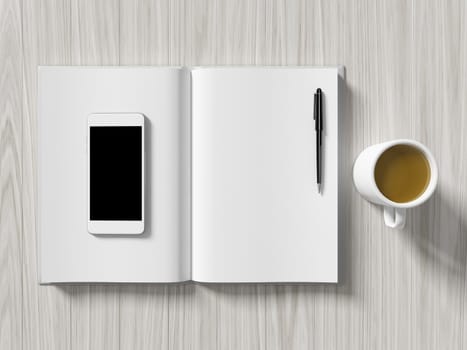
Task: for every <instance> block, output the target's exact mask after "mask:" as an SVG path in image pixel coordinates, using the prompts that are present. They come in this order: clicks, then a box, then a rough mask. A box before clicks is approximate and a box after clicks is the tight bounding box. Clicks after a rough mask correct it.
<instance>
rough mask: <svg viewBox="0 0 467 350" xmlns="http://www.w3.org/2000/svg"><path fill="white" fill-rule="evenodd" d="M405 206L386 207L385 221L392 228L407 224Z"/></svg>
mask: <svg viewBox="0 0 467 350" xmlns="http://www.w3.org/2000/svg"><path fill="white" fill-rule="evenodd" d="M405 214H406V209H405V208H393V207H384V223H385V224H386V226H389V227H391V228H403V227H404V226H405V216H406V215H405Z"/></svg>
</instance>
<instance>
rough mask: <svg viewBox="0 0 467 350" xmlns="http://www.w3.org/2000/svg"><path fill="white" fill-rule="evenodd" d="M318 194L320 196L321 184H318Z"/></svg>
mask: <svg viewBox="0 0 467 350" xmlns="http://www.w3.org/2000/svg"><path fill="white" fill-rule="evenodd" d="M318 193H319V194H321V184H318Z"/></svg>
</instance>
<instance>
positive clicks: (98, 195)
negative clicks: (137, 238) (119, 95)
mask: <svg viewBox="0 0 467 350" xmlns="http://www.w3.org/2000/svg"><path fill="white" fill-rule="evenodd" d="M87 142H88V147H87V151H88V152H87V154H88V231H89V233H92V234H140V233H143V231H144V154H145V152H144V116H143V115H142V114H137V113H133V114H123V113H116V114H91V115H89V117H88V141H87Z"/></svg>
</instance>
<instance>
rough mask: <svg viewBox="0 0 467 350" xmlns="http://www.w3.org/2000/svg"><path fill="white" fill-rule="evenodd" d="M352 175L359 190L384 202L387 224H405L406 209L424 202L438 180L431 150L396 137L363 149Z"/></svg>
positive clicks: (372, 200) (378, 201) (371, 199)
mask: <svg viewBox="0 0 467 350" xmlns="http://www.w3.org/2000/svg"><path fill="white" fill-rule="evenodd" d="M353 178H354V183H355V187H356V188H357V190H358V192H360V194H361V195H362V196H363V197H364V198H365V199H367V200H368V201H370V202H373V203H376V204H381V205H383V206H384V221H385V223H386V225H387V226H389V227H394V228H396V227H397V228H401V227H403V226H404V225H405V219H406V209H407V208H412V207H415V206H417V205H420V204H422V203H423V202H425V201H426V200H427V199H428V198H430V196H431V195H432V194H433V192H434V190H435V188H436V185H437V183H438V167H437V165H436V161H435V159H434V157H433V155H432V154H431V152H430V151H429V150H428V148H426V147H425V146H424V145H423V144H421V143H420V142H417V141H414V140H407V139H404V140H393V141H388V142H384V143H380V144H377V145H373V146H370V147H368V148H366V149H364V150H363V151H362V152H361V153H360V155H359V156H358V157H357V159H356V160H355V164H354V169H353Z"/></svg>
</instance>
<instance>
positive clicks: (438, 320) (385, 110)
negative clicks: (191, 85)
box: [0, 0, 467, 350]
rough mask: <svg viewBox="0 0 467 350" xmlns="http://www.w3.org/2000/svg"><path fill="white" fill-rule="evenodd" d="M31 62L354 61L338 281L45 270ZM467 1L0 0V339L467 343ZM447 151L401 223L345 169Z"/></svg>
mask: <svg viewBox="0 0 467 350" xmlns="http://www.w3.org/2000/svg"><path fill="white" fill-rule="evenodd" d="M39 64H47V65H56V64H60V65H215V64H217V65H232V64H235V65H335V64H344V65H345V66H346V68H347V84H348V94H347V99H346V100H347V106H346V110H345V113H344V115H343V116H342V117H343V119H344V120H343V122H344V123H345V125H346V134H345V135H344V136H343V142H345V143H346V145H347V146H346V152H347V153H346V155H345V157H344V158H345V159H343V160H342V161H343V171H344V173H345V175H346V176H345V178H346V180H345V181H346V183H345V188H346V191H345V194H344V198H343V201H344V204H345V206H346V208H347V209H346V212H345V213H344V215H343V217H342V222H343V230H342V232H341V233H340V238H339V244H340V253H339V259H340V261H339V266H340V279H341V283H339V284H338V285H306V286H298V285H292V286H272V285H196V284H187V285H149V286H148V285H122V286H95V285H91V286H87V285H86V286H61V287H55V286H39V285H38V284H37V275H36V259H37V256H36V223H35V220H36V219H37V208H36V207H35V195H36V183H35V181H36V169H37V164H36V163H37V151H36V147H35V144H36V128H37V120H36V109H37V97H36V95H37V89H36V83H37V77H36V69H37V66H38V65H39ZM466 101H467V4H466V2H465V1H464V0H450V1H444V0H409V1H407V0H387V1H373V0H355V1H350V0H349V1H339V0H326V1H324V0H310V1H305V0H302V1H298V0H297V1H290V0H289V1H286V0H274V1H269V0H257V1H248V0H237V1H233V0H232V1H229V0H212V1H208V0H204V1H194V0H193V1H189V0H184V1H183V0H180V1H168V0H161V1H158V0H137V1H131V0H120V1H119V0H100V1H93V0H1V1H0V349H2V350H3V349H15V350H16V349H47V350H50V349H149V348H151V349H157V348H162V349H203V350H204V349H221V348H222V349H466V348H467V284H466V282H467V236H466V235H467V221H466V217H465V214H467V212H466V210H467V173H466V171H467V164H466V162H467V153H466V151H467V145H466V142H467V141H465V140H466V135H467V122H466V120H467V102H466ZM402 137H408V138H414V139H417V140H419V141H421V142H423V143H425V144H426V145H427V146H428V147H429V148H430V149H431V150H432V151H433V153H434V155H435V157H436V158H437V160H438V164H439V168H440V181H439V187H438V190H437V192H436V194H435V195H434V197H433V198H432V199H431V200H430V201H429V202H428V203H427V204H425V205H423V206H422V207H420V208H417V209H414V210H411V211H410V214H409V215H408V225H407V227H406V228H405V229H404V230H402V231H397V230H391V229H388V228H386V227H385V226H384V224H383V220H382V212H381V209H380V208H379V207H376V206H373V205H370V204H369V203H367V202H365V201H364V200H363V199H362V198H361V197H360V196H359V195H358V194H357V193H356V192H355V190H354V188H353V187H352V184H351V177H350V174H351V165H352V162H353V160H354V159H355V157H356V156H357V154H358V153H359V152H360V151H361V150H362V149H363V148H364V147H366V146H368V145H371V144H374V143H377V142H380V141H384V140H389V139H393V138H402Z"/></svg>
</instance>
